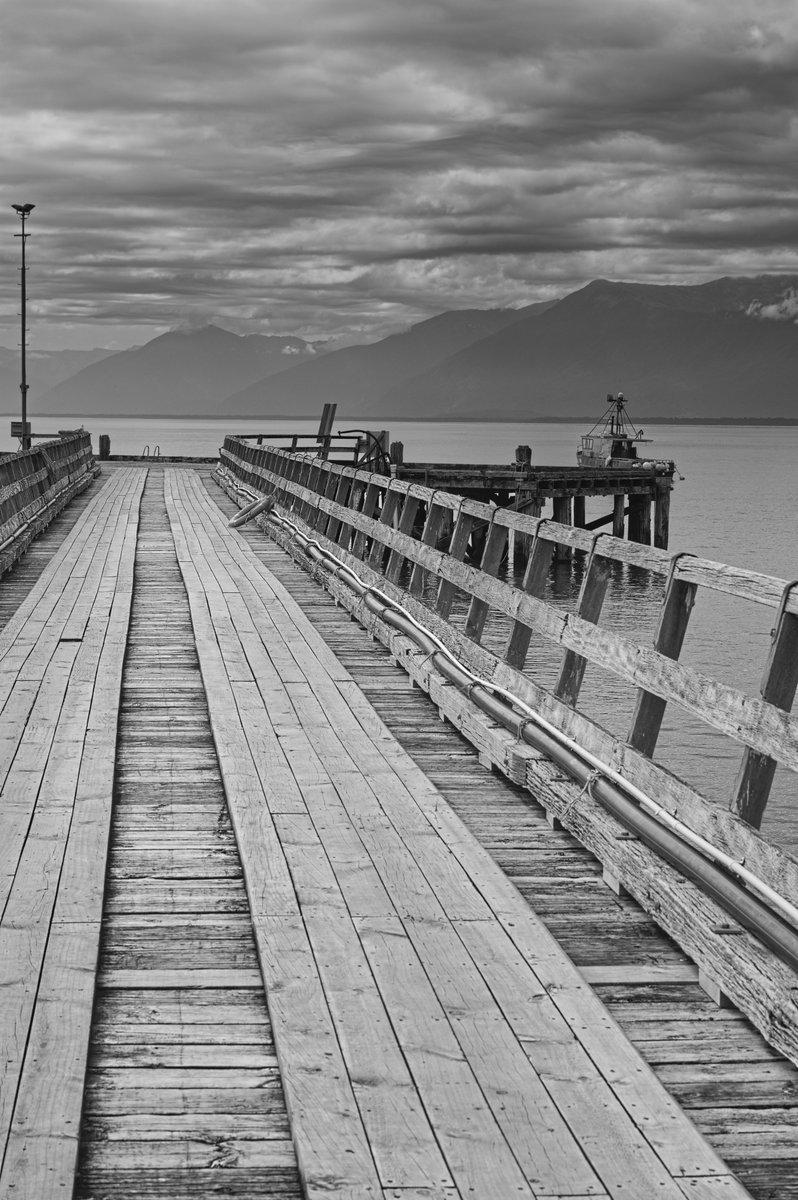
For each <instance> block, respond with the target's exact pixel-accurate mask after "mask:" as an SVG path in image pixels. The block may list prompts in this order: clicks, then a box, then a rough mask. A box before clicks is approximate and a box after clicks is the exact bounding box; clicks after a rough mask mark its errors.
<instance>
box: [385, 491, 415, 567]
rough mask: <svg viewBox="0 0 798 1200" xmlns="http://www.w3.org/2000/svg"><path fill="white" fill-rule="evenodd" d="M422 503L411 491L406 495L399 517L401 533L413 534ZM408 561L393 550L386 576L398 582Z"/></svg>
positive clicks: (389, 556) (389, 557)
mask: <svg viewBox="0 0 798 1200" xmlns="http://www.w3.org/2000/svg"><path fill="white" fill-rule="evenodd" d="M420 504H421V501H420V499H419V498H418V497H417V496H411V495H410V494H409V493H408V494H407V495H406V496H405V502H404V504H403V505H402V515H401V517H400V518H399V532H400V533H406V534H411V533H412V532H413V526H414V525H415V523H416V517H417V515H418V509H419V505H420ZM406 561H407V560H406V559H405V557H404V555H403V554H401V553H400V552H399V551H398V550H392V551H391V553H390V554H389V555H388V565H387V566H386V568H385V578H386V579H390V580H391V581H392V582H393V583H396V581H397V580H398V579H399V576H400V574H401V572H402V567H403V566H404V564H405V562H406Z"/></svg>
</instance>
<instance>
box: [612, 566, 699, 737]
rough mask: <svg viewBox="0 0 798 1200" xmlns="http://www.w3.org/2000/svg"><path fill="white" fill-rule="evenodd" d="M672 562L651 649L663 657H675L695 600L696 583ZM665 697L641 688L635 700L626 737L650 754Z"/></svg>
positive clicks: (657, 734) (660, 719) (663, 709)
mask: <svg viewBox="0 0 798 1200" xmlns="http://www.w3.org/2000/svg"><path fill="white" fill-rule="evenodd" d="M679 557H681V555H679V556H676V557H674V559H673V560H672V562H671V571H670V577H669V579H668V583H667V586H666V589H665V599H664V601H663V605H662V611H661V613H660V618H659V626H658V628H657V635H656V637H655V639H654V649H655V650H658V651H659V652H660V654H664V655H665V657H666V658H672V659H678V657H679V655H680V654H681V651H682V645H683V643H684V635H685V634H686V632H687V624H688V622H689V620H690V613H691V612H692V611H693V605H694V604H695V596H696V591H697V588H696V585H695V584H694V583H686V582H685V581H684V580H683V579H679V577H678V575H677V573H676V572H677V568H678V558H679ZM666 703H667V701H665V700H663V699H662V697H661V696H655V695H654V694H653V693H652V692H646V691H644V690H643V689H642V688H641V689H640V690H639V691H638V693H637V703H636V705H635V711H634V715H633V716H632V725H631V729H630V731H629V737H628V739H627V741H628V742H629V745H630V746H632V748H633V749H635V750H639V751H640V753H641V754H645V755H646V756H647V757H648V758H651V757H652V755H653V753H654V750H655V748H656V745H657V738H658V737H659V731H660V727H661V725H662V718H663V717H664V715H665V705H666Z"/></svg>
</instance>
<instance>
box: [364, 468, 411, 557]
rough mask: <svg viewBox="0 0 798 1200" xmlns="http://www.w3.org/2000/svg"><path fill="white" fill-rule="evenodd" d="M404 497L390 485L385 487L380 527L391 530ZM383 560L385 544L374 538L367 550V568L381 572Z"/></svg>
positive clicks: (402, 493)
mask: <svg viewBox="0 0 798 1200" xmlns="http://www.w3.org/2000/svg"><path fill="white" fill-rule="evenodd" d="M404 495H405V493H404V492H403V491H398V490H395V488H394V487H391V486H390V485H389V486H388V487H387V489H386V492H385V496H384V498H383V501H382V512H381V513H380V525H386V526H390V527H391V528H393V525H394V519H395V517H396V513H397V510H398V508H399V504H400V501H401V499H402V497H403V496H404ZM384 558H385V543H384V542H381V541H380V540H379V538H377V537H375V538H374V540H373V541H372V543H371V549H370V550H369V559H368V561H369V566H370V567H374V568H375V570H377V571H380V570H382V563H383V559H384Z"/></svg>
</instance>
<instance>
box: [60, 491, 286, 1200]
mask: <svg viewBox="0 0 798 1200" xmlns="http://www.w3.org/2000/svg"><path fill="white" fill-rule="evenodd" d="M121 697H122V698H121V708H120V720H119V738H118V744H117V754H116V772H115V779H114V814H113V823H112V828H111V838H110V853H109V869H108V886H107V890H106V896H105V904H104V908H103V936H102V941H101V946H100V955H99V964H98V967H99V973H98V977H97V997H96V1005H95V1015H94V1022H93V1025H92V1029H91V1040H90V1049H89V1061H88V1069H87V1075H86V1092H85V1102H84V1110H83V1126H82V1131H81V1141H80V1159H79V1175H78V1179H77V1184H76V1189H75V1197H76V1200H89V1197H96V1196H97V1195H113V1196H115V1197H116V1196H124V1195H131V1196H132V1195H137V1196H147V1197H151V1198H153V1200H155V1198H157V1200H171V1198H172V1197H174V1196H178V1197H179V1196H181V1195H182V1196H188V1195H191V1196H192V1197H195V1198H197V1200H202V1198H203V1197H205V1196H220V1197H240V1198H241V1200H255V1198H256V1197H261V1196H269V1197H275V1200H288V1198H294V1197H297V1198H298V1197H299V1195H300V1189H299V1181H298V1173H297V1169H296V1159H295V1155H294V1151H293V1145H292V1142H291V1135H290V1129H289V1126H288V1118H287V1113H286V1108H285V1100H284V1096H283V1092H282V1087H281V1084H280V1078H279V1070H278V1066H277V1059H276V1055H275V1052H274V1045H273V1042H272V1038H271V1029H270V1026H269V1021H268V1013H267V1009H266V1001H265V996H264V992H263V982H262V977H261V973H260V970H259V968H258V961H257V955H256V953H255V946H254V941H253V938H252V930H251V923H250V919H249V912H248V905H247V899H246V892H245V888H244V884H243V879H242V875H241V867H240V862H239V859H238V853H237V848H236V843H235V838H234V835H233V830H232V826H231V822H230V817H229V813H228V812H227V807H226V804H225V799H224V792H223V789H222V785H221V778H220V773H219V766H218V761H217V758H216V754H215V750H214V745H213V739H212V735H211V730H210V725H209V722H208V712H207V705H206V702H205V697H204V692H203V689H202V681H201V677H200V672H199V664H198V661H197V656H196V650H195V647H194V638H193V631H192V627H191V621H190V616H189V609H188V601H187V597H186V594H185V590H184V588H183V583H182V579H181V576H180V571H179V568H178V565H177V559H176V553H175V547H174V542H173V540H172V537H171V534H170V531H169V525H168V521H167V518H166V511H165V506H164V497H163V475H162V472H161V471H155V470H153V471H151V472H150V477H149V481H148V485H147V488H146V490H145V493H144V497H143V501H142V508H141V519H140V525H139V537H138V548H137V555H136V571H135V594H134V600H133V608H132V614H131V623H130V631H129V637H128V640H127V653H126V656H125V661H124V671H123V673H122V674H121Z"/></svg>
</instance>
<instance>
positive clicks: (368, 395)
mask: <svg viewBox="0 0 798 1200" xmlns="http://www.w3.org/2000/svg"><path fill="white" fill-rule="evenodd" d="M547 307H548V305H547V304H546V303H543V304H534V305H531V306H530V308H528V309H512V308H510V309H507V308H505V309H487V310H481V309H460V310H458V311H456V312H447V313H441V314H440V316H437V317H430V319H429V320H427V321H421V322H419V323H418V324H416V325H411V327H410V328H409V329H407V330H405V332H403V333H394V334H391V335H390V336H389V337H387V338H383V339H382V341H380V342H373V343H372V344H371V345H368V346H347V347H345V348H344V349H342V350H334V351H332V352H331V353H330V354H328V355H326V356H325V358H324V359H322V360H319V361H314V362H305V363H300V364H299V365H298V366H296V367H292V368H291V369H290V370H289V371H283V372H281V373H280V374H279V375H276V376H272V377H271V378H270V379H267V380H259V381H258V382H257V383H255V384H253V385H252V386H251V387H248V388H245V389H243V390H242V391H240V392H238V393H236V394H235V395H233V396H231V397H230V398H229V401H228V404H229V406H230V410H231V411H232V412H240V413H252V414H253V415H254V414H260V413H265V412H272V413H286V412H293V413H296V414H297V415H300V413H304V414H315V413H317V412H319V411H320V409H321V406H322V404H324V403H327V402H330V403H334V404H337V405H338V409H339V411H340V412H341V413H346V414H347V415H349V414H350V413H353V414H354V413H357V414H359V413H361V412H370V411H379V410H380V402H381V397H382V396H383V394H384V393H385V392H386V391H387V390H388V389H389V388H393V389H399V388H401V387H402V386H403V383H404V381H405V380H407V379H409V378H410V377H411V376H413V375H415V374H416V373H417V372H419V371H421V370H424V369H425V368H427V367H433V366H434V365H436V364H438V363H440V362H442V361H445V360H446V359H448V358H449V357H450V356H451V355H452V354H455V353H456V352H457V351H458V350H461V349H463V348H464V347H466V346H470V345H473V344H474V343H475V342H478V341H480V340H481V339H482V338H484V337H487V336H489V335H490V334H492V333H495V332H496V331H497V330H500V329H503V328H505V326H507V325H512V324H514V323H515V322H516V321H519V320H521V319H522V318H523V315H524V313H528V312H530V311H532V310H534V311H535V312H539V311H543V310H544V309H545V308H547Z"/></svg>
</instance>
